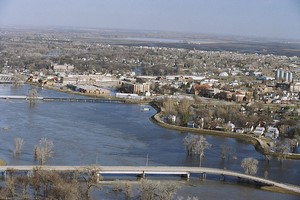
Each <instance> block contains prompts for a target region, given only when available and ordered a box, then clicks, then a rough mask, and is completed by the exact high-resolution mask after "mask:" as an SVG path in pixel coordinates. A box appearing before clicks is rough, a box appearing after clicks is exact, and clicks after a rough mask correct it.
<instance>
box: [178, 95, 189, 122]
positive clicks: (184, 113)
mask: <svg viewBox="0 0 300 200" xmlns="http://www.w3.org/2000/svg"><path fill="white" fill-rule="evenodd" d="M191 105H192V101H191V100H189V99H187V98H184V99H181V100H180V102H179V104H178V113H179V114H180V116H181V124H182V125H183V126H186V125H187V123H188V121H189V118H190V106H191Z"/></svg>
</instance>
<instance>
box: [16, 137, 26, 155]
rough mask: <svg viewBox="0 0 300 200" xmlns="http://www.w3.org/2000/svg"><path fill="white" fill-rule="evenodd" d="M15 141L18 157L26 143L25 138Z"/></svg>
mask: <svg viewBox="0 0 300 200" xmlns="http://www.w3.org/2000/svg"><path fill="white" fill-rule="evenodd" d="M14 141H15V151H14V156H15V157H18V156H19V155H20V154H21V151H22V149H23V146H24V144H25V142H24V139H23V138H15V139H14Z"/></svg>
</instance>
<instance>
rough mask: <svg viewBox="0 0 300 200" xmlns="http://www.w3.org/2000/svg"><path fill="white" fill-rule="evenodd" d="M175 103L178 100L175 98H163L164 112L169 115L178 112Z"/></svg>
mask: <svg viewBox="0 0 300 200" xmlns="http://www.w3.org/2000/svg"><path fill="white" fill-rule="evenodd" d="M175 103H176V101H175V100H174V99H171V98H167V97H165V98H164V99H163V109H164V113H166V114H167V115H175V114H176V113H177V112H176V109H175Z"/></svg>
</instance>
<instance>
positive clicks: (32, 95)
mask: <svg viewBox="0 0 300 200" xmlns="http://www.w3.org/2000/svg"><path fill="white" fill-rule="evenodd" d="M27 98H28V99H29V101H30V103H34V102H35V101H36V100H37V98H38V92H37V91H36V89H31V90H30V91H29V92H28V95H27Z"/></svg>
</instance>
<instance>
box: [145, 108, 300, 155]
mask: <svg viewBox="0 0 300 200" xmlns="http://www.w3.org/2000/svg"><path fill="white" fill-rule="evenodd" d="M152 106H153V107H154V108H155V109H156V110H157V113H156V114H154V115H153V116H151V118H150V119H151V121H152V122H153V123H155V124H157V125H159V126H161V127H163V128H167V129H172V130H177V131H181V132H190V133H198V134H204V135H213V136H220V137H229V138H236V139H238V140H243V141H245V142H248V143H251V144H252V145H253V146H254V147H255V149H256V150H257V151H259V152H260V153H262V154H264V155H270V156H273V157H279V156H281V155H280V154H279V153H276V152H272V151H270V148H269V145H268V144H267V142H266V141H264V140H263V139H260V138H257V137H254V136H252V135H248V134H240V133H235V132H225V131H216V130H208V129H198V128H190V127H183V126H177V125H172V124H168V123H165V122H164V121H163V120H162V119H161V118H162V114H161V112H160V109H159V108H158V107H157V106H156V105H153V104H152ZM284 157H285V158H286V159H297V160H300V154H293V153H288V154H285V155H284Z"/></svg>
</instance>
